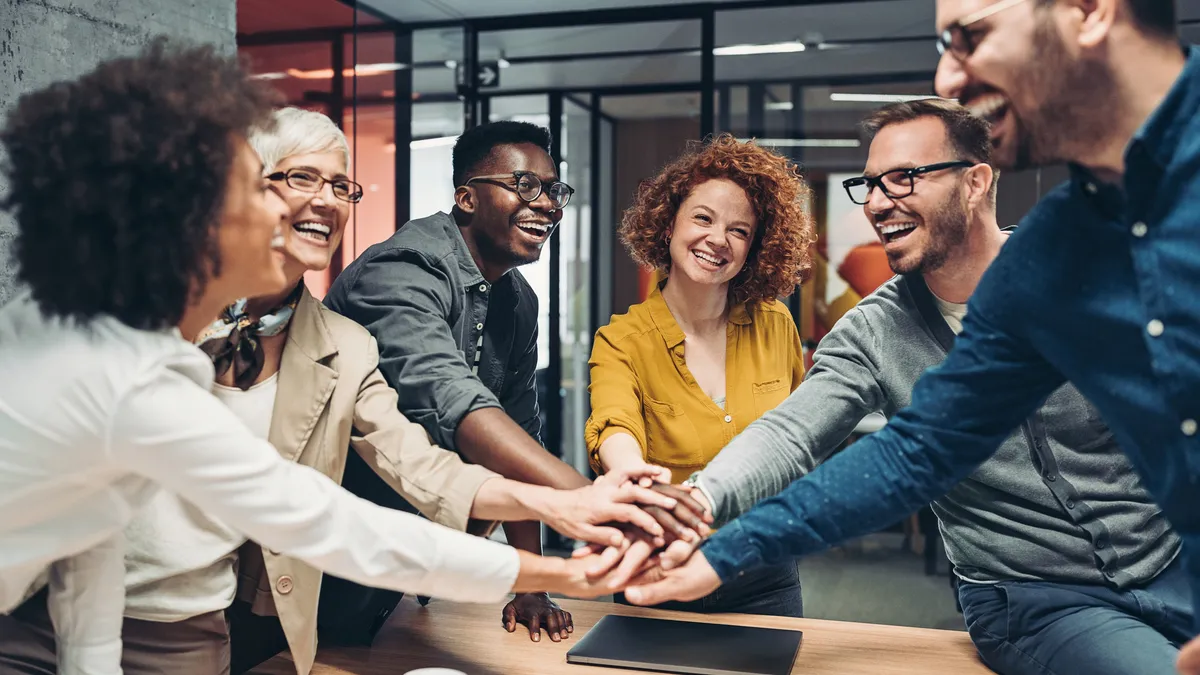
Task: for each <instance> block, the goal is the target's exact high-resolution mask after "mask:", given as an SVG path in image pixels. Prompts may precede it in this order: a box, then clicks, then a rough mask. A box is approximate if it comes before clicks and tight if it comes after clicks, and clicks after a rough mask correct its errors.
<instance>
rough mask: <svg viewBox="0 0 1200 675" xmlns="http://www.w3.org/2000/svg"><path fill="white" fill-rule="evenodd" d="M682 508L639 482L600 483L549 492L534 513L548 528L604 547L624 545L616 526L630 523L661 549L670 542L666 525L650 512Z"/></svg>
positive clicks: (669, 511) (621, 534) (620, 532)
mask: <svg viewBox="0 0 1200 675" xmlns="http://www.w3.org/2000/svg"><path fill="white" fill-rule="evenodd" d="M678 506H679V501H678V498H677V497H675V496H670V495H667V494H664V493H662V492H659V491H656V490H651V489H648V488H644V487H641V486H639V485H636V484H635V483H631V482H624V483H617V482H616V481H605V482H600V481H598V482H596V483H594V484H592V485H589V486H587V487H582V488H579V489H577V490H548V491H546V492H545V493H544V494H543V495H542V497H540V498H539V499H538V502H537V504H536V505H534V506H533V509H532V510H533V511H534V512H535V513H537V514H538V516H539V519H540V520H542V521H543V522H545V523H546V524H547V525H549V526H550V527H552V528H554V529H555V530H557V531H558V532H561V533H562V534H564V535H566V536H568V537H571V538H574V539H579V540H582V541H585V542H589V543H594V544H599V545H601V546H621V545H622V544H624V543H625V535H624V534H623V533H622V530H621V529H619V528H618V527H615V526H614V525H615V524H617V523H629V524H630V525H632V526H634V527H635V528H637V529H640V530H643V531H645V532H646V533H647V534H649V535H650V536H651V537H654V538H655V539H656V540H657V541H658V545H660V546H661V545H665V544H666V541H667V540H666V539H665V538H664V536H663V535H664V534H665V531H664V529H663V525H662V524H660V522H659V521H658V520H656V519H655V517H654V516H652V515H651V514H650V513H649V512H648V511H647V509H656V510H657V512H659V513H672V512H674V511H675V510H676V509H677V508H678ZM672 520H673V521H674V522H675V527H676V528H682V526H680V525H679V524H678V521H677V520H675V519H672ZM672 533H674V529H673V530H672ZM693 536H694V533H693Z"/></svg>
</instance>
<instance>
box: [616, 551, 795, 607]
mask: <svg viewBox="0 0 1200 675" xmlns="http://www.w3.org/2000/svg"><path fill="white" fill-rule="evenodd" d="M613 600H615V601H616V602H619V603H622V604H629V603H627V602H626V601H625V595H624V594H623V593H617V594H616V595H614V596H613ZM654 607H655V609H674V610H678V611H681V612H698V613H700V614H716V613H726V612H728V613H737V614H762V615H767V616H790V617H795V618H797V619H799V618H803V617H804V601H803V599H802V597H801V595H800V574H799V572H797V570H796V563H795V561H788V562H786V563H783V564H781V565H772V566H770V567H760V568H758V569H756V570H753V571H751V572H747V573H746V575H745V576H743V577H741V578H739V579H737V580H736V581H731V582H729V583H727V584H725V585H724V586H721V587H720V588H718V589H717V590H715V591H713V592H712V593H711V594H709V595H706V596H704V597H703V598H700V599H699V600H691V601H689V602H677V601H674V600H672V601H669V602H664V603H662V604H660V605H654Z"/></svg>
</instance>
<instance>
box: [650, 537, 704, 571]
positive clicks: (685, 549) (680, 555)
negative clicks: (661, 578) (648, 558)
mask: <svg viewBox="0 0 1200 675" xmlns="http://www.w3.org/2000/svg"><path fill="white" fill-rule="evenodd" d="M695 551H696V544H695V543H694V542H690V541H684V540H682V539H676V540H675V541H673V542H671V544H670V545H669V546H667V550H665V551H663V552H662V554H660V556H659V557H660V558H661V560H662V567H663V569H665V570H669V569H673V568H675V567H679V566H680V565H682V564H684V563H685V562H687V561H688V558H691V557H692V553H695Z"/></svg>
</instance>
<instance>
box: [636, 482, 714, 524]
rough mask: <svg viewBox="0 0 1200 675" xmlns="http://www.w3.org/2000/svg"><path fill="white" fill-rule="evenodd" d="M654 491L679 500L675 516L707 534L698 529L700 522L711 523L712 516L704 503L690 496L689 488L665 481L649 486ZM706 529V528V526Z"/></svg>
mask: <svg viewBox="0 0 1200 675" xmlns="http://www.w3.org/2000/svg"><path fill="white" fill-rule="evenodd" d="M650 489H651V490H654V491H655V492H658V493H661V494H664V495H666V496H668V497H671V498H673V499H675V500H676V501H678V502H679V506H677V507H676V508H675V517H676V518H679V519H680V520H681V521H683V523H684V525H687V526H688V527H690V528H692V529H693V530H696V531H697V532H700V533H701V534H708V532H707V531H702V530H701V529H700V524H701V523H711V522H712V520H713V518H712V514H711V513H709V512H708V509H706V508H704V505H703V504H701V503H700V502H698V501H696V498H695V497H693V496H692V493H691V490H685V489H683V488H681V487H679V486H676V485H668V484H666V483H656V484H654V486H652V487H651V488H650ZM706 529H707V528H706Z"/></svg>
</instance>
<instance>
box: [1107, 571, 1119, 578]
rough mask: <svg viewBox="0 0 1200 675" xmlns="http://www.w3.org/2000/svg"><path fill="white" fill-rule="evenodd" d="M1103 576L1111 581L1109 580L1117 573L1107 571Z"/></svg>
mask: <svg viewBox="0 0 1200 675" xmlns="http://www.w3.org/2000/svg"><path fill="white" fill-rule="evenodd" d="M1104 576H1106V577H1108V578H1109V579H1111V578H1113V577H1115V576H1117V573H1116V572H1114V571H1112V570H1108V571H1107V572H1105V573H1104Z"/></svg>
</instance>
